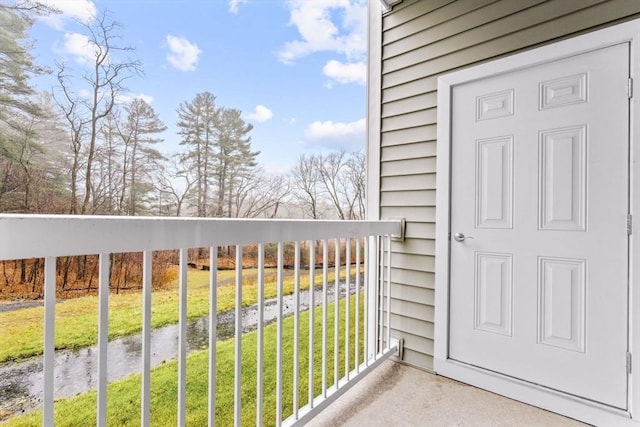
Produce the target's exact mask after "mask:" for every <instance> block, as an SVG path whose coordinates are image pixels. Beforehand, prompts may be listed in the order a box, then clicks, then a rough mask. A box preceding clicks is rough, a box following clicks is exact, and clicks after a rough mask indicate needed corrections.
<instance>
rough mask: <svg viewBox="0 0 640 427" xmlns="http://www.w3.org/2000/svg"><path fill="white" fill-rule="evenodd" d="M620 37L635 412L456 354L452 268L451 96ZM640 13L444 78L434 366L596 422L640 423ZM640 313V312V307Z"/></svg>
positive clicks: (630, 401)
mask: <svg viewBox="0 0 640 427" xmlns="http://www.w3.org/2000/svg"><path fill="white" fill-rule="evenodd" d="M620 43H629V46H630V51H629V55H630V76H631V77H632V79H633V81H632V84H631V86H632V88H631V89H632V93H635V95H634V96H633V97H632V98H631V100H630V111H629V127H630V129H629V138H630V142H629V144H630V152H629V165H628V167H629V181H630V182H629V197H630V201H629V209H630V213H631V214H632V216H633V217H635V223H636V224H635V225H636V226H635V227H634V228H635V230H634V231H633V232H632V234H631V236H630V238H629V279H628V283H629V290H628V292H629V297H628V322H629V323H628V349H629V352H630V353H631V354H632V355H635V357H634V358H635V359H636V363H635V365H636V366H634V367H633V369H631V371H632V372H631V374H629V376H628V387H627V408H628V410H627V411H624V410H619V409H615V408H611V407H609V406H606V405H603V404H599V403H597V402H593V401H589V400H586V399H582V398H579V397H576V396H573V395H569V394H565V393H561V392H558V391H554V390H550V389H548V388H545V387H541V386H537V385H535V384H531V383H528V382H525V381H522V380H519V379H515V378H512V377H508V376H506V375H501V374H499V373H495V372H492V371H488V370H485V369H481V368H476V367H472V366H469V365H466V364H464V363H460V362H457V361H455V360H452V359H450V358H449V332H450V331H449V280H450V277H449V268H450V243H451V241H450V207H451V188H450V183H451V165H450V162H451V102H450V101H451V94H452V90H453V87H455V86H456V85H460V84H463V83H468V82H472V81H475V80H480V79H484V78H487V77H491V76H497V75H500V74H506V73H510V72H514V71H518V70H521V69H524V68H529V67H532V66H536V65H541V64H545V63H548V62H553V61H556V60H560V59H563V58H567V57H571V56H575V55H579V54H581V53H586V52H590V51H593V50H597V49H602V48H605V47H609V46H612V45H616V44H620ZM638 61H640V19H637V20H633V21H630V22H626V23H623V24H618V25H615V26H612V27H609V28H606V29H603V30H598V31H593V32H591V33H588V34H585V35H581V36H577V37H573V38H570V39H567V40H564V41H560V42H556V43H553V44H550V45H547V46H543V47H540V48H536V49H533V50H529V51H526V52H524V53H518V54H514V55H510V56H507V57H505V58H501V59H497V60H494V61H491V62H487V63H483V64H480V65H476V66H473V67H470V68H466V69H462V70H460V71H455V72H452V73H450V74H446V75H443V76H440V77H439V78H438V117H437V123H438V130H437V159H436V176H437V177H438V179H437V182H436V254H437V256H436V262H435V272H436V273H435V282H436V290H435V330H434V370H435V371H436V373H438V374H439V375H443V376H446V377H450V378H453V379H456V380H459V381H462V382H464V383H468V384H471V385H474V386H477V387H480V388H483V389H487V390H489V391H492V392H495V393H498V394H501V395H504V396H507V397H510V398H513V399H516V400H520V401H523V402H525V403H529V404H532V405H534V406H538V407H541V408H544V409H548V410H550V411H553V412H557V413H559V414H562V415H565V416H569V417H572V418H575V419H579V420H582V421H585V422H588V423H592V424H596V425H626V424H628V425H635V426H639V425H640V420H638V421H636V420H633V419H632V417H633V418H636V419H640V314H637V315H635V316H634V315H633V314H634V310H636V311H638V310H640V283H635V282H636V278H635V277H636V275H638V274H639V272H640V251H637V250H636V249H635V248H639V247H640V64H638ZM639 313H640V311H639Z"/></svg>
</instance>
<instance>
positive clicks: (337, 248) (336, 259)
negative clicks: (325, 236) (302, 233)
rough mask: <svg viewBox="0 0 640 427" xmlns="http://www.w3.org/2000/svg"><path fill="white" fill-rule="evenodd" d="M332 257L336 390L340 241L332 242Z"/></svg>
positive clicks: (336, 380)
mask: <svg viewBox="0 0 640 427" xmlns="http://www.w3.org/2000/svg"><path fill="white" fill-rule="evenodd" d="M334 255H335V256H334V264H335V265H334V270H335V280H334V284H333V294H334V295H335V296H334V299H333V300H334V302H335V305H334V307H333V308H334V309H333V382H334V384H335V387H336V388H338V386H339V384H338V382H339V379H340V361H339V358H340V239H335V241H334Z"/></svg>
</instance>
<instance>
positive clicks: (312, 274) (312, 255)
mask: <svg viewBox="0 0 640 427" xmlns="http://www.w3.org/2000/svg"><path fill="white" fill-rule="evenodd" d="M315 267H316V241H315V240H312V241H310V246H309V387H308V388H309V407H310V408H313V398H314V395H315V393H314V387H313V385H314V384H313V383H314V375H313V374H314V372H313V368H314V353H315V351H314V350H315V345H314V337H315V312H316V310H315V306H316V304H315V298H314V297H315V295H314V294H315V292H314V291H315V282H316V270H315Z"/></svg>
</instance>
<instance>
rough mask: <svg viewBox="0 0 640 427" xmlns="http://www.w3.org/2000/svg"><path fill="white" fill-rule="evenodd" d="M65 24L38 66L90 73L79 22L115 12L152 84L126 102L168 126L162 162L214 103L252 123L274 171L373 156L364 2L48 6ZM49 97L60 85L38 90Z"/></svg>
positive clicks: (135, 83) (40, 35) (53, 21)
mask: <svg viewBox="0 0 640 427" xmlns="http://www.w3.org/2000/svg"><path fill="white" fill-rule="evenodd" d="M44 2H45V3H48V4H50V5H52V6H54V7H56V8H57V9H59V10H61V11H62V12H63V13H62V14H61V15H55V16H51V17H48V18H46V19H42V20H39V21H38V22H37V23H36V25H34V27H33V30H32V33H31V35H32V36H33V37H34V38H35V39H36V43H35V48H36V51H35V53H36V62H37V63H38V64H39V65H49V66H52V67H53V65H54V61H64V62H65V63H66V64H68V65H69V66H72V67H73V69H74V71H75V72H76V74H81V72H82V71H83V70H85V69H86V68H85V67H87V61H86V55H87V53H88V49H89V47H88V45H87V43H86V39H85V38H84V37H83V36H82V35H81V33H82V27H81V26H80V25H79V24H78V23H77V20H81V21H86V20H88V19H91V16H95V15H96V14H100V13H102V12H104V11H105V10H108V12H109V14H110V15H109V16H110V17H111V18H112V19H113V20H114V21H117V22H118V23H120V24H121V25H122V28H121V30H120V33H121V35H122V36H123V39H122V42H123V44H125V45H130V46H132V47H135V49H136V50H135V56H136V57H137V58H139V59H140V60H141V61H142V67H143V69H144V72H145V74H144V76H141V77H135V78H133V79H131V80H129V82H128V84H127V86H128V89H129V93H128V94H127V97H142V98H143V99H145V100H146V101H147V102H150V103H151V105H152V106H153V108H154V109H155V110H156V112H157V113H158V114H159V115H160V118H161V119H162V120H163V121H164V123H165V124H166V125H167V126H168V130H167V132H165V134H164V135H163V137H164V139H165V142H164V143H163V151H165V152H174V151H177V150H178V149H179V145H178V143H179V136H178V135H177V134H176V126H175V123H176V120H177V115H176V108H177V107H178V105H179V104H180V103H182V102H187V101H191V100H192V99H193V98H194V96H195V95H196V94H197V93H200V92H204V91H208V92H211V93H213V94H214V95H215V96H216V97H217V103H218V105H219V106H224V107H229V108H237V109H240V110H242V111H243V114H244V118H245V120H246V121H247V122H249V123H252V124H253V125H254V129H253V131H252V132H251V137H252V143H253V148H254V149H257V150H260V151H261V154H260V156H259V157H258V159H259V161H260V163H261V164H262V165H263V166H264V167H265V169H266V170H267V171H270V172H274V173H279V172H285V171H287V170H288V169H289V168H290V167H291V166H292V165H293V164H294V163H295V162H296V159H297V158H298V157H299V156H300V155H301V154H305V153H316V152H326V151H330V150H339V149H345V150H347V151H353V150H358V149H362V148H364V145H365V122H364V118H365V114H366V86H365V77H366V43H367V35H366V0H110V1H106V0H94V1H91V0H46V1H44ZM34 83H35V84H36V85H37V87H38V88H39V89H51V87H52V85H54V84H55V83H56V82H55V79H54V78H53V77H52V76H48V77H46V76H45V77H40V78H37V79H36V80H34Z"/></svg>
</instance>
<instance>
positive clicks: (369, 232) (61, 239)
mask: <svg viewBox="0 0 640 427" xmlns="http://www.w3.org/2000/svg"><path fill="white" fill-rule="evenodd" d="M401 229H402V222H401V221H400V220H383V221H341V220H297V219H235V218H234V219H229V218H175V217H122V216H93V215H92V216H83V215H21V214H0V260H11V259H24V258H41V257H49V256H73V255H89V254H98V253H114V252H139V251H144V250H166V249H177V248H196V247H208V246H216V245H242V244H250V243H271V242H278V241H296V240H298V241H303V240H320V239H330V238H335V237H364V236H376V235H387V234H391V235H400V234H401V231H402V230H401Z"/></svg>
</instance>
